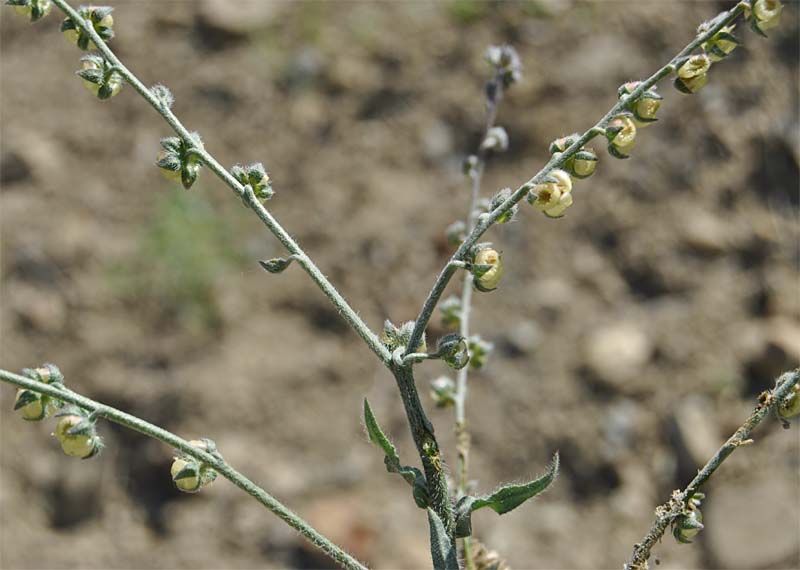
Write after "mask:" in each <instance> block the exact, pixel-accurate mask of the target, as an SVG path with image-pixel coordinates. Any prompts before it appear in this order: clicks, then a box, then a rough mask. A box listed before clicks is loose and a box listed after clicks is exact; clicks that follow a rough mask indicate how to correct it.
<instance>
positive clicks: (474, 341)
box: [467, 334, 494, 370]
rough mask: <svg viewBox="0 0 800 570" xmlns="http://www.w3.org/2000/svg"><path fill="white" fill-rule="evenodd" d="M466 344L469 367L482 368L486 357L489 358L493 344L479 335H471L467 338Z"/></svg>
mask: <svg viewBox="0 0 800 570" xmlns="http://www.w3.org/2000/svg"><path fill="white" fill-rule="evenodd" d="M467 344H468V346H469V354H470V359H469V367H470V368H472V369H473V370H478V369H480V368H483V366H484V365H485V364H486V359H487V358H489V354H491V352H492V351H493V350H494V344H493V343H491V342H489V341H486V340H483V339H482V338H481V336H480V335H477V334H476V335H472V336H471V337H469V339H468V340H467Z"/></svg>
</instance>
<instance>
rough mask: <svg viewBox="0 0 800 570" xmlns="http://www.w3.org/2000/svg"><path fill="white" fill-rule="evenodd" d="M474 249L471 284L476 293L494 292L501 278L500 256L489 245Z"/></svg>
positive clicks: (501, 263)
mask: <svg viewBox="0 0 800 570" xmlns="http://www.w3.org/2000/svg"><path fill="white" fill-rule="evenodd" d="M476 249H477V251H476V252H475V255H474V257H473V259H472V274H473V280H472V284H473V285H474V286H475V288H476V289H477V290H478V291H483V292H489V291H494V290H495V289H497V285H498V284H499V283H500V279H501V278H502V277H503V259H502V256H501V255H500V253H499V252H498V251H496V250H494V249H492V247H491V245H490V244H484V245H482V246H478V247H477V248H476Z"/></svg>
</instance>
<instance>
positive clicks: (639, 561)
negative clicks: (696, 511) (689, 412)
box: [625, 370, 800, 570]
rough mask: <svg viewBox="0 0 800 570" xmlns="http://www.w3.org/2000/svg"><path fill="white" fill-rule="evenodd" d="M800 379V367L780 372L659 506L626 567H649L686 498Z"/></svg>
mask: <svg viewBox="0 0 800 570" xmlns="http://www.w3.org/2000/svg"><path fill="white" fill-rule="evenodd" d="M798 381H800V370H793V371H792V372H786V373H784V374H782V375H781V377H780V378H779V379H778V381H777V386H776V388H775V389H774V390H772V391H771V392H764V393H763V394H762V395H761V396H760V397H759V404H758V407H757V408H756V409H755V411H753V413H752V414H750V417H749V418H747V421H746V422H744V424H742V425H741V427H739V429H737V430H736V432H735V433H734V434H733V435H732V436H731V437H730V438H729V439H728V441H726V442H725V443H724V444H723V445H722V447H720V448H719V449H718V450H717V452H716V453H715V454H714V456H713V457H712V458H711V459H709V460H708V463H706V464H705V465H704V466H703V468H702V469H701V470H700V471H698V472H697V475H696V476H695V478H694V479H692V481H691V483H689V484H688V485H687V486H686V489H684V490H683V491H675V493H673V495H672V498H671V499H670V500H669V501H668V502H667V503H665V504H663V505H661V506H659V507H658V508H657V509H656V520H655V521H654V522H653V524H652V526H651V527H650V530H649V531H648V533H647V535H645V537H644V539H643V540H642V541H641V542H640V543H638V544H636V545H634V547H633V554H632V555H631V558H630V560H629V561H628V563H627V564H626V565H625V570H646V568H647V560H648V559H649V558H650V551H651V550H652V548H653V547H654V546H655V545H656V544H657V543H658V541H659V540H661V537H662V536H663V535H664V532H665V531H666V530H667V527H668V526H669V525H670V524H671V523H672V522H673V521H674V520H675V519H676V518H678V517H679V516H680V515H681V514H682V512H683V510H684V509H685V507H686V502H687V501H688V500H690V499H691V498H692V496H693V495H694V494H695V493H696V492H697V490H698V489H699V488H700V486H701V485H702V484H703V483H705V482H706V481H707V480H708V478H709V477H711V475H712V474H713V473H714V471H716V470H717V468H719V466H720V465H722V462H723V461H725V459H727V457H728V456H729V455H730V454H731V453H733V452H734V451H736V450H737V449H738V448H740V447H742V446H743V445H746V444H748V443H751V441H750V440H749V439H748V438H749V437H750V433H751V432H752V431H753V430H754V429H755V427H756V426H757V425H758V424H760V423H761V421H762V420H763V419H764V418H766V417H767V415H768V414H769V413H770V412H771V411H773V410H775V409H776V408H777V406H779V405H780V403H781V402H782V401H783V399H784V398H785V397H786V395H787V394H788V393H789V391H790V390H791V389H792V388H793V387H794V385H795V384H797V383H798Z"/></svg>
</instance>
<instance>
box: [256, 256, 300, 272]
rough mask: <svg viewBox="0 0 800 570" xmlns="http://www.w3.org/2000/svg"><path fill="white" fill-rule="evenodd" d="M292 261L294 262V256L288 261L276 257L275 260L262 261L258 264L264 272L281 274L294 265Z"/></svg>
mask: <svg viewBox="0 0 800 570" xmlns="http://www.w3.org/2000/svg"><path fill="white" fill-rule="evenodd" d="M292 261H294V256H289V258H288V259H287V258H284V257H275V258H273V259H267V260H261V261H259V262H258V263H259V265H261V267H262V268H263V269H264V271H268V272H269V273H281V272H282V271H284V270H285V269H286V268H287V267H289V266H290V265H291V264H292Z"/></svg>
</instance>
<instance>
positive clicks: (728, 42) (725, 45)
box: [697, 24, 739, 63]
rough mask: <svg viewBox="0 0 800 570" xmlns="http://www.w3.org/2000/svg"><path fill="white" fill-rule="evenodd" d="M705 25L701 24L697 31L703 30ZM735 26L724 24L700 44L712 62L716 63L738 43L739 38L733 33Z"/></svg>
mask: <svg viewBox="0 0 800 570" xmlns="http://www.w3.org/2000/svg"><path fill="white" fill-rule="evenodd" d="M705 26H707V24H703V25H701V26H700V28H698V30H697V32H698V33H703V32H704V31H705V29H704V28H705ZM735 27H736V26H735V25H733V26H725V27H724V28H722V29H721V30H720V31H718V32H717V33H716V34H714V35H713V36H712V37H711V39H710V40H708V41H706V42H703V43H702V44H701V46H700V47H702V48H703V51H704V52H705V53H706V54H707V55H708V58H709V59H710V60H711V61H712V62H714V63H716V62H718V61H721V60H723V59H725V58H726V57H728V55H730V53H731V52H732V51H733V50H735V49H736V47H737V46H738V45H739V40H738V39H737V38H736V36H734V35H733V30H734V28H735Z"/></svg>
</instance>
